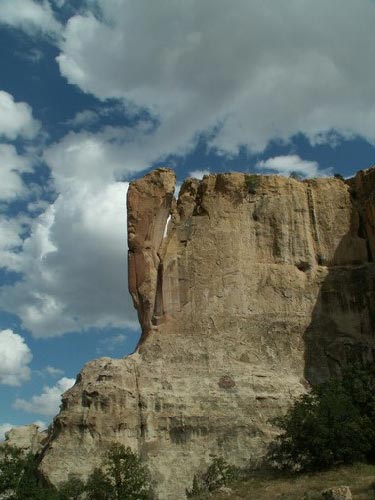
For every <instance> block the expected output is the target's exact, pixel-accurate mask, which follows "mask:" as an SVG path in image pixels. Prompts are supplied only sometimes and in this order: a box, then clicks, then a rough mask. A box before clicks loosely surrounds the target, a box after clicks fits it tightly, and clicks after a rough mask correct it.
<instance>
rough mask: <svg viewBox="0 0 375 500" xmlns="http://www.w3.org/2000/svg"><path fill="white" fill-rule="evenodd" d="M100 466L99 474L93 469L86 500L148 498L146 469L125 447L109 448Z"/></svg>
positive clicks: (114, 446) (117, 445) (148, 487)
mask: <svg viewBox="0 0 375 500" xmlns="http://www.w3.org/2000/svg"><path fill="white" fill-rule="evenodd" d="M103 465H104V466H103V471H100V470H98V469H96V470H95V471H94V473H93V474H92V475H91V476H90V478H89V480H88V482H87V486H86V491H87V495H88V499H89V500H107V499H108V500H112V499H115V500H147V499H148V498H149V495H150V479H149V474H148V471H147V468H146V466H145V465H144V464H142V462H141V460H140V458H139V457H138V456H137V455H136V454H135V453H133V451H132V450H131V449H130V448H129V447H125V446H123V445H121V444H119V443H115V444H113V445H112V446H111V447H110V449H109V451H108V453H107V454H106V457H105V460H104V464H103Z"/></svg>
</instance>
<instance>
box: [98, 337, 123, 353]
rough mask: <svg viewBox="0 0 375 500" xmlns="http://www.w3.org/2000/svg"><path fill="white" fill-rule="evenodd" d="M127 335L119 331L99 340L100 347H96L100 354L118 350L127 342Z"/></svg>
mask: <svg viewBox="0 0 375 500" xmlns="http://www.w3.org/2000/svg"><path fill="white" fill-rule="evenodd" d="M126 339H127V336H126V335H124V334H122V333H119V334H118V335H111V336H110V337H106V338H105V339H101V340H99V344H100V347H98V348H97V349H96V352H97V353H98V354H103V353H105V352H115V353H116V352H118V351H119V350H120V349H121V346H122V345H123V344H124V343H125V342H126Z"/></svg>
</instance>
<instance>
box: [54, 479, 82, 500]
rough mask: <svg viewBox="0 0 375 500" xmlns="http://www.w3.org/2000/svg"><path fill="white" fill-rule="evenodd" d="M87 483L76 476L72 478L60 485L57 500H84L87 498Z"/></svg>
mask: <svg viewBox="0 0 375 500" xmlns="http://www.w3.org/2000/svg"><path fill="white" fill-rule="evenodd" d="M84 492H85V483H84V482H83V481H82V480H81V479H79V478H78V477H75V476H74V475H73V476H72V477H70V478H69V479H68V480H67V481H64V482H63V483H61V484H59V487H58V491H57V492H56V499H57V500H81V499H82V500H83V499H84V498H86V497H85V496H84Z"/></svg>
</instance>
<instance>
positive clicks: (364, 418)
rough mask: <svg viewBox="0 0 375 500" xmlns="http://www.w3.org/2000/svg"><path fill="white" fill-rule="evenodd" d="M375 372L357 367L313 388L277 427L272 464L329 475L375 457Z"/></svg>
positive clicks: (271, 454) (374, 370) (368, 368)
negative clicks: (336, 468)
mask: <svg viewBox="0 0 375 500" xmlns="http://www.w3.org/2000/svg"><path fill="white" fill-rule="evenodd" d="M374 387H375V368H374V366H373V365H368V366H366V367H352V368H349V369H347V370H346V371H345V372H344V373H343V377H342V378H341V379H331V380H329V381H328V382H325V383H323V384H320V385H317V386H316V387H313V389H312V390H311V392H310V393H309V394H305V395H303V396H301V397H300V398H299V399H298V400H297V401H295V403H294V404H293V406H292V407H291V408H290V410H289V412H288V413H287V414H286V415H285V416H284V417H280V418H277V419H276V420H275V422H274V423H275V424H276V425H277V426H278V427H279V428H280V429H281V431H282V433H281V434H280V436H279V437H278V438H277V439H276V441H275V442H274V443H273V444H272V445H271V447H270V450H269V454H268V459H269V461H270V462H271V463H272V464H274V465H275V466H276V467H277V468H279V469H287V470H291V471H293V470H294V471H311V470H323V469H328V468H329V467H332V466H335V465H338V464H351V463H354V462H356V461H363V460H371V459H373V458H374V457H375V391H374Z"/></svg>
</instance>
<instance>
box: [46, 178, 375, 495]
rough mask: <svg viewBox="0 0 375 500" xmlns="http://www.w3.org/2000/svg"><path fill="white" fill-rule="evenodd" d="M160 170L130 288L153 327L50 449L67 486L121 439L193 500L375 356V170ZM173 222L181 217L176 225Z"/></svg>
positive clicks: (77, 389)
mask: <svg viewBox="0 0 375 500" xmlns="http://www.w3.org/2000/svg"><path fill="white" fill-rule="evenodd" d="M174 183H175V179H174V173H173V172H172V171H171V170H168V169H159V170H156V171H154V172H152V173H150V174H148V175H146V176H145V177H144V178H143V179H141V180H139V181H135V182H133V183H132V184H131V185H130V188H129V192H128V219H129V288H130V292H131V294H132V297H133V300H134V305H135V307H136V308H137V311H138V315H139V320H140V324H141V326H142V337H141V341H140V345H139V346H138V349H137V351H136V352H135V353H134V354H133V355H131V356H128V357H127V358H124V359H109V358H102V359H99V360H96V361H93V362H91V363H89V364H88V365H86V367H85V368H84V369H83V370H82V372H81V373H80V375H79V376H78V378H77V382H76V384H75V386H74V387H73V388H72V389H70V390H69V391H68V392H66V393H65V395H64V398H63V404H62V408H61V411H60V414H59V415H58V416H57V417H56V418H55V421H54V427H53V430H52V432H51V434H50V437H49V443H48V445H47V446H46V447H45V449H44V452H43V456H42V460H41V470H42V472H43V473H44V474H45V475H46V476H47V477H48V478H49V479H50V480H51V481H52V482H54V483H57V482H59V481H61V480H64V479H66V477H67V476H68V474H69V473H77V474H80V475H82V476H85V475H87V474H88V473H89V472H90V471H91V470H92V469H93V467H94V466H96V465H98V464H99V463H100V460H101V456H102V454H103V452H104V451H105V449H106V446H107V445H108V444H109V443H111V442H113V441H119V442H121V443H124V444H126V445H130V446H131V447H132V448H133V449H134V450H136V451H138V452H139V453H140V455H141V456H142V457H143V458H144V460H145V461H146V462H147V464H148V466H149V468H150V470H151V474H152V480H153V484H154V489H155V492H156V496H157V498H160V499H163V500H164V499H166V500H167V499H173V500H176V499H180V498H181V499H182V498H184V492H185V488H186V487H190V486H191V482H192V478H193V476H194V474H195V473H196V472H197V471H199V470H202V469H203V470H204V469H206V467H207V464H208V462H209V461H210V455H211V454H216V455H220V456H223V457H224V458H225V459H226V460H227V461H228V462H230V463H234V464H236V465H238V466H244V465H248V464H249V463H256V462H257V460H259V459H260V458H261V457H262V455H263V454H264V450H265V448H266V445H267V443H268V442H269V440H270V439H271V438H272V436H273V435H274V432H275V431H274V429H272V427H271V425H270V423H269V419H270V418H271V417H273V416H275V415H278V414H280V413H281V412H283V411H285V410H286V408H287V407H288V405H289V404H290V402H291V400H292V399H293V398H294V397H295V396H297V395H298V394H300V393H301V392H303V391H305V390H306V387H307V386H308V383H309V382H317V381H321V380H324V379H325V378H327V377H329V376H331V375H334V374H337V373H339V372H340V370H341V368H342V366H343V365H345V364H346V363H347V362H348V361H349V360H353V359H362V360H371V359H373V353H374V334H373V332H374V331H375V330H374V321H375V295H374V292H375V287H374V283H375V281H374V277H375V267H374V264H373V262H372V261H373V258H372V256H373V255H375V196H374V191H375V169H369V170H368V171H364V172H360V173H358V175H357V176H356V177H355V179H352V180H351V181H349V182H347V183H345V182H343V181H341V180H339V179H333V178H326V179H312V180H306V181H298V180H294V179H288V178H283V177H278V176H248V175H244V174H218V175H209V176H206V177H204V178H203V180H202V181H198V180H196V179H188V180H187V181H185V182H184V184H183V186H182V188H181V191H180V195H179V199H178V200H177V201H176V200H175V199H174V198H173V189H174ZM168 219H170V220H169V222H168Z"/></svg>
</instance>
